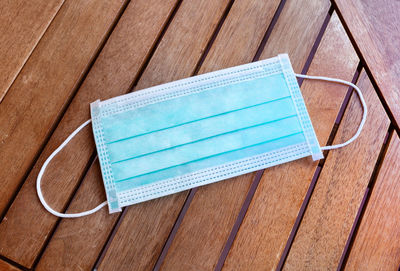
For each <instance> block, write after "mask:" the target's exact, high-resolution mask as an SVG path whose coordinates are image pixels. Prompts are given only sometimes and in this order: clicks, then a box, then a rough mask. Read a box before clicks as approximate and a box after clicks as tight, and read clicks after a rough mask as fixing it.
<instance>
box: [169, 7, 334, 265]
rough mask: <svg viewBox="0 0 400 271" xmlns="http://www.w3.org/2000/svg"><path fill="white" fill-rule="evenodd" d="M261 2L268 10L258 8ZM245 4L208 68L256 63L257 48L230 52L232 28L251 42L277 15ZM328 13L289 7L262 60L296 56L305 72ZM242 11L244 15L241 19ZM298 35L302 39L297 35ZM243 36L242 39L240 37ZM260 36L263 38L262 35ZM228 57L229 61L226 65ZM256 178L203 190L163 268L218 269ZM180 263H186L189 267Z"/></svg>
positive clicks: (223, 32)
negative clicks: (251, 19)
mask: <svg viewBox="0 0 400 271" xmlns="http://www.w3.org/2000/svg"><path fill="white" fill-rule="evenodd" d="M261 3H262V5H263V6H259V5H260V4H261ZM244 4H245V3H244V2H242V3H240V2H239V3H238V5H237V6H236V8H237V10H236V12H237V13H236V14H234V13H232V14H231V13H230V14H229V16H231V15H232V17H231V18H233V19H231V20H230V21H227V23H228V22H229V25H226V27H225V28H222V30H221V33H220V34H221V36H220V37H221V38H220V40H218V39H217V40H216V42H217V43H216V44H215V46H214V47H213V49H214V51H213V53H212V54H210V55H209V58H207V59H206V61H205V62H204V65H203V67H204V68H203V69H209V68H208V66H211V67H212V68H214V67H215V66H216V63H219V61H221V60H224V61H223V62H222V67H224V66H227V64H225V63H228V64H229V65H234V64H241V63H244V62H250V61H251V60H252V57H253V56H254V54H255V51H256V50H257V47H255V46H253V47H250V48H252V50H250V49H245V47H243V48H238V47H235V48H234V49H235V50H236V51H235V52H229V48H231V46H230V44H238V42H237V41H234V40H229V39H228V38H227V37H230V36H232V34H231V33H230V32H231V29H237V27H238V26H240V28H241V31H242V32H239V31H237V34H236V35H237V39H238V40H240V39H244V40H246V39H248V37H247V35H250V33H254V32H255V31H260V30H262V29H263V31H265V30H266V29H267V27H268V21H269V20H271V18H272V16H273V13H272V9H271V8H270V7H269V5H270V3H265V2H259V3H257V4H256V5H253V7H252V10H253V12H248V11H247V10H246V8H243V7H242V6H241V5H244ZM246 4H247V3H246ZM299 7H302V9H301V10H304V11H305V12H298V11H299ZM234 8H235V6H233V7H232V11H231V12H233V11H235V9H234ZM328 8H329V2H328V1H325V2H324V1H318V3H317V2H312V1H297V2H296V1H290V2H288V3H287V4H286V5H285V6H284V9H283V10H282V13H281V15H280V16H279V19H278V21H277V24H276V25H275V27H274V30H273V32H272V33H271V36H270V37H269V40H268V43H267V46H266V48H265V50H264V51H263V53H262V55H263V57H272V56H276V55H277V54H278V53H282V52H290V53H292V54H291V61H292V62H293V64H294V65H295V68H296V69H298V70H300V69H301V67H302V66H303V65H304V64H305V62H306V59H307V56H308V55H309V52H310V50H311V47H312V46H313V43H314V40H315V38H316V36H317V35H318V32H319V30H320V28H321V25H322V23H323V21H324V19H325V17H326V15H327V12H328ZM239 12H245V13H244V14H238V13H239ZM310 14H312V15H313V20H312V21H310V20H309V18H308V15H310ZM247 16H249V17H256V18H257V17H260V18H264V20H265V21H264V23H263V26H262V27H260V26H259V24H260V23H261V22H260V19H257V20H256V22H255V23H254V24H247V23H244V22H247V21H248V18H247ZM228 18H229V17H228ZM305 20H307V23H308V27H306V28H304V26H303V24H301V22H302V21H305ZM224 26H225V25H224ZM250 29H251V31H250ZM253 29H254V30H253ZM300 29H301V31H300ZM298 33H301V34H300V35H298ZM239 34H240V35H242V37H239ZM259 35H260V37H261V36H262V33H260V34H259ZM250 40H251V39H250ZM298 44H302V45H303V46H302V47H301V48H300V49H295V48H298V47H299V46H298ZM246 46H247V45H246ZM226 50H228V52H227V54H225V53H224V51H226ZM240 51H243V52H247V53H248V54H247V58H245V57H244V56H241V57H240V58H239V59H238V60H236V59H235V58H232V57H231V55H234V53H237V52H240ZM295 53H296V54H295ZM224 58H225V59H226V58H228V59H226V60H225V59H224ZM215 68H217V67H215ZM203 69H201V70H203ZM253 179H254V174H247V175H243V176H240V177H237V178H233V179H231V180H226V181H223V182H220V183H216V184H212V185H207V186H204V187H200V188H199V189H198V190H197V192H196V194H195V196H194V198H193V200H192V202H191V204H190V206H189V209H188V211H187V213H186V215H185V217H184V219H183V221H182V224H181V225H180V227H179V229H178V232H177V234H176V236H175V238H174V240H173V242H172V245H171V247H170V248H169V250H168V254H167V256H166V258H165V260H164V262H163V265H162V267H163V268H164V269H166V270H180V269H185V270H186V269H202V270H211V269H214V268H215V266H216V264H217V262H218V259H219V257H220V255H221V252H222V250H223V248H224V245H225V243H226V240H227V238H228V236H229V233H230V231H231V229H232V227H233V224H234V223H235V220H236V218H237V215H238V213H239V211H240V208H241V206H242V204H243V202H244V200H245V197H246V195H247V191H248V189H249V186H250V185H251V182H252V181H253ZM180 259H185V260H184V263H182V261H181V260H180Z"/></svg>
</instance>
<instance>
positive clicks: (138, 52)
mask: <svg viewBox="0 0 400 271" xmlns="http://www.w3.org/2000/svg"><path fill="white" fill-rule="evenodd" d="M175 3H176V1H175V0H169V1H165V0H151V1H150V0H138V1H133V2H132V3H130V4H129V5H128V6H127V8H126V10H125V12H124V14H123V15H122V17H121V19H120V20H119V22H118V25H117V26H116V27H115V29H114V31H113V32H112V34H111V36H110V37H109V39H108V41H107V43H106V44H105V46H104V48H103V50H102V52H101V53H100V55H99V56H98V58H97V59H96V62H95V63H94V65H93V67H92V68H91V70H90V72H89V74H88V75H87V77H86V78H85V81H84V82H83V84H82V85H81V87H80V89H79V90H78V93H77V94H76V96H75V97H74V99H73V100H72V102H71V104H70V106H69V107H68V109H67V111H66V113H65V115H64V117H63V118H62V120H61V121H60V123H59V125H58V126H57V128H56V129H55V131H54V133H53V135H52V136H51V138H50V139H49V141H48V144H47V145H46V147H45V149H44V151H43V152H42V154H41V156H40V157H39V159H38V161H37V162H36V164H35V166H34V167H33V170H32V171H31V172H30V174H29V176H28V177H27V179H26V181H25V183H24V185H23V186H22V188H21V190H20V192H19V193H18V195H17V197H16V199H15V200H14V202H13V204H12V205H11V207H10V209H9V210H8V212H7V214H6V216H5V218H4V220H3V222H2V223H1V224H0V251H1V253H2V254H3V255H7V256H8V257H10V258H13V259H16V260H18V261H21V260H22V261H23V262H24V263H25V265H31V264H32V262H33V260H34V259H35V258H36V256H37V255H38V254H39V252H40V249H41V247H42V246H43V244H44V242H45V241H46V238H47V236H48V235H49V233H50V231H51V230H52V229H53V227H54V225H55V223H56V221H57V218H56V217H55V216H53V215H51V214H49V213H48V212H47V211H46V210H45V209H44V208H43V206H42V205H41V203H40V202H39V200H38V198H37V195H36V186H35V183H36V177H37V175H38V172H39V170H40V168H41V166H42V164H43V162H44V161H45V159H47V157H48V156H49V155H50V154H51V152H53V150H54V149H55V148H57V146H58V145H60V144H61V142H62V141H63V140H64V139H65V138H66V137H67V135H68V134H70V133H71V132H72V131H73V130H75V129H76V127H78V126H79V125H80V124H81V123H83V122H84V121H86V120H87V119H89V118H90V114H89V103H90V102H93V101H95V100H96V99H107V98H110V97H113V96H117V95H120V94H123V93H125V92H127V91H128V90H129V89H130V86H131V84H132V82H133V80H134V79H135V77H136V76H137V74H138V73H139V71H140V69H141V66H142V65H143V63H144V62H145V60H146V58H147V56H148V54H149V52H150V50H151V48H152V47H153V45H154V43H155V41H156V39H157V37H158V36H159V34H160V31H161V29H162V27H163V25H164V24H165V23H166V21H167V19H168V16H169V15H170V13H171V12H172V10H173V7H174V6H175ZM154 6H157V7H158V8H157V9H154V8H153V7H154ZM142 24H146V25H147V27H143V25H142ZM94 151H95V145H94V142H93V135H92V132H91V129H90V128H85V129H84V130H82V131H81V132H80V133H79V135H78V136H76V137H75V138H74V139H73V140H72V141H71V142H70V143H69V144H68V146H67V147H66V149H65V150H63V151H62V152H61V153H59V154H58V155H57V156H56V157H55V158H54V159H53V160H52V162H51V164H50V165H49V167H48V170H47V171H46V174H45V176H44V179H43V181H42V190H43V193H44V195H45V197H46V200H47V201H48V202H49V204H50V206H52V207H53V208H54V209H56V210H63V209H64V208H65V205H66V203H67V201H68V200H69V198H70V197H71V196H72V195H71V194H72V193H73V191H74V189H75V188H76V185H77V184H78V182H79V179H80V178H81V176H82V175H83V174H84V171H85V168H86V166H87V164H88V162H89V159H90V156H91V155H92V154H93V153H94ZM97 170H98V168H96V167H94V168H93V169H92V171H96V172H97ZM93 175H95V173H90V174H89V176H93ZM95 176H96V175H95ZM91 178H92V177H91ZM96 180H97V182H98V184H100V185H102V183H103V182H102V179H101V176H100V178H97V179H96ZM85 182H87V181H86V179H85V181H84V183H85ZM103 190H104V189H103ZM99 198H104V195H103V192H102V193H100V194H99V193H97V184H95V185H93V191H91V190H88V191H87V195H86V198H83V199H80V198H78V199H79V200H78V199H74V202H75V201H78V203H77V205H79V204H82V207H81V210H84V209H85V207H86V208H87V207H91V206H92V207H93V206H95V203H96V202H97V201H98V199H99ZM98 217H100V218H102V214H99V215H97V214H95V215H92V216H90V218H91V220H90V221H92V220H93V221H97V220H98ZM113 220H114V218H111V217H110V218H107V219H104V220H103V223H101V224H99V225H98V226H99V229H102V231H104V232H109V231H110V230H111V228H112V225H110V221H113ZM74 221H75V222H76V224H74V223H72V225H71V224H69V223H67V224H65V225H64V223H61V224H60V228H59V229H58V230H57V231H56V233H55V236H57V240H61V239H63V242H64V244H65V248H64V249H63V250H60V251H58V253H59V254H60V255H59V257H54V258H51V259H52V262H51V264H52V265H53V266H54V267H55V268H56V267H58V266H62V265H64V264H65V265H66V264H72V263H71V262H69V260H70V259H71V258H70V257H71V256H73V255H78V254H80V253H81V252H82V251H84V249H83V248H81V249H80V250H74V249H73V248H74V244H71V242H72V241H74V242H75V240H74V239H73V238H69V237H70V236H73V235H74V234H78V232H79V234H80V235H81V238H82V239H83V240H85V242H88V240H93V241H95V240H96V239H93V238H91V237H90V236H89V235H86V234H82V232H81V231H78V232H77V231H76V228H75V226H77V225H81V224H80V223H79V222H78V221H77V220H74ZM111 224H112V223H111ZM91 232H93V231H91ZM62 236H64V237H65V238H62ZM52 243H53V242H52V241H50V243H49V248H48V250H50V252H49V253H47V252H46V253H45V254H44V256H43V258H42V260H44V261H45V262H46V263H49V260H48V259H47V255H53V254H54V252H53V251H52V250H53V249H55V250H57V249H58V247H57V246H54V247H53V244H52ZM97 246H99V247H101V246H102V243H98V244H97ZM68 248H71V249H68ZM85 248H86V250H91V249H92V247H91V246H87V247H85ZM93 250H94V249H93ZM87 253H90V252H89V251H88V252H87ZM61 255H68V256H65V257H60V256H61ZM82 260H83V258H80V257H78V256H77V257H76V258H75V262H74V264H76V265H79V264H80V262H81V261H82ZM94 260H95V259H94ZM94 260H93V259H92V264H93V261H94ZM85 261H87V259H85ZM84 264H87V263H84ZM71 266H73V265H71Z"/></svg>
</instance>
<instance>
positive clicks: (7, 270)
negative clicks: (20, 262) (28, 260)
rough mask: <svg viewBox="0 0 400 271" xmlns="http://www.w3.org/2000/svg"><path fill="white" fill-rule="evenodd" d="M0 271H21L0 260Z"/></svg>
mask: <svg viewBox="0 0 400 271" xmlns="http://www.w3.org/2000/svg"><path fill="white" fill-rule="evenodd" d="M0 270H1V271H20V270H21V269H18V268H16V267H15V266H12V265H11V264H9V263H7V262H5V261H3V260H0Z"/></svg>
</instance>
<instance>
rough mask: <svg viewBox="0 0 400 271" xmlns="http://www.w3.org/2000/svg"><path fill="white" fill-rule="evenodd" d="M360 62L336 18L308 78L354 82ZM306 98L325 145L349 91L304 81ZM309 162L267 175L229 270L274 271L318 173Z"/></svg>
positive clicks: (230, 256)
mask: <svg viewBox="0 0 400 271" xmlns="http://www.w3.org/2000/svg"><path fill="white" fill-rule="evenodd" d="M358 61H359V60H358V58H357V55H356V53H355V51H354V50H353V47H352V45H351V43H350V41H349V40H348V38H347V37H346V35H345V32H344V29H343V28H342V26H341V24H340V21H339V19H338V17H337V16H336V14H335V13H334V14H333V15H332V17H331V19H330V22H329V24H328V27H327V29H326V31H325V33H324V36H323V38H322V40H321V43H320V45H319V47H318V49H317V52H316V54H315V56H314V58H313V61H312V63H311V66H310V69H309V72H308V74H311V75H315V74H317V75H325V76H331V77H338V78H342V79H344V80H351V79H352V77H353V74H354V72H355V71H356V68H357V64H358ZM301 89H302V94H303V97H304V99H305V103H306V106H307V109H308V112H309V114H310V117H311V120H312V123H313V126H314V129H315V131H316V133H317V137H318V139H319V142H321V144H324V142H326V141H327V139H328V136H329V134H330V131H331V129H332V127H333V124H334V121H335V118H336V115H337V113H338V111H339V109H340V106H341V103H342V100H343V98H344V97H345V95H346V92H347V87H344V86H341V85H337V84H331V83H326V82H315V81H314V82H309V81H307V80H306V81H304V83H303V85H302V88H301ZM316 167H317V162H313V161H312V159H311V157H308V158H304V159H300V160H297V161H294V162H290V163H287V164H283V165H279V166H275V167H272V168H268V169H266V170H265V171H264V174H263V176H262V179H261V181H260V183H259V185H258V188H257V190H256V192H255V195H254V197H253V199H252V202H251V204H250V206H249V209H248V211H247V213H246V216H245V218H244V220H243V222H242V225H241V227H240V229H239V232H238V233H237V235H236V239H235V241H234V243H233V246H232V248H231V250H230V252H229V254H228V257H227V259H226V261H225V265H224V269H225V270H265V269H268V270H272V269H276V267H277V265H278V263H279V260H280V258H281V255H282V252H283V250H284V247H285V245H286V242H287V240H288V237H289V235H290V232H291V230H292V227H293V224H294V222H295V220H296V217H297V214H298V212H299V209H300V206H301V203H302V201H303V199H304V197H305V194H306V192H307V188H308V187H309V184H310V181H311V179H312V177H313V174H314V172H315V170H316Z"/></svg>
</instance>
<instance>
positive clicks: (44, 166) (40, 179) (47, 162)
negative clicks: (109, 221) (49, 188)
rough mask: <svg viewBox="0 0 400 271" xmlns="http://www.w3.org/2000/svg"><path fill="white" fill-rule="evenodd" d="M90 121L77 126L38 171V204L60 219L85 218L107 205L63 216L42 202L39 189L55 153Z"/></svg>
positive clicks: (103, 204)
mask: <svg viewBox="0 0 400 271" xmlns="http://www.w3.org/2000/svg"><path fill="white" fill-rule="evenodd" d="M91 122H92V121H91V120H87V121H86V122H85V123H83V124H82V125H81V126H79V127H78V128H77V129H76V130H75V131H73V132H72V134H70V135H69V136H68V137H67V139H66V140H65V141H64V142H63V143H62V144H61V145H60V146H59V147H58V148H57V149H56V150H55V151H54V152H53V153H52V154H51V155H50V156H49V157H48V158H47V160H46V161H45V162H44V164H43V166H42V168H41V169H40V172H39V174H38V177H37V180H36V191H37V194H38V196H39V199H40V202H41V203H42V204H43V206H44V208H46V210H47V211H49V212H50V213H52V214H53V215H55V216H58V217H62V218H73V217H81V216H86V215H90V214H93V213H95V212H97V211H98V210H100V209H101V208H103V207H104V206H106V205H107V201H105V202H103V203H101V204H100V205H98V206H97V207H95V208H93V209H91V210H88V211H85V212H81V213H74V214H63V213H59V212H57V211H55V210H54V209H53V208H51V207H50V206H49V205H48V204H47V202H46V201H45V200H44V198H43V194H42V189H41V187H40V183H41V181H42V177H43V174H44V172H45V170H46V167H47V165H48V164H49V163H50V161H51V160H52V159H53V158H54V156H56V154H57V153H59V152H60V151H61V150H62V149H63V148H64V147H65V146H66V145H67V144H68V142H69V141H71V139H72V138H73V137H74V136H75V135H76V134H77V133H79V131H80V130H82V129H83V128H84V127H85V126H86V125H88V124H89V123H91Z"/></svg>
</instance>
